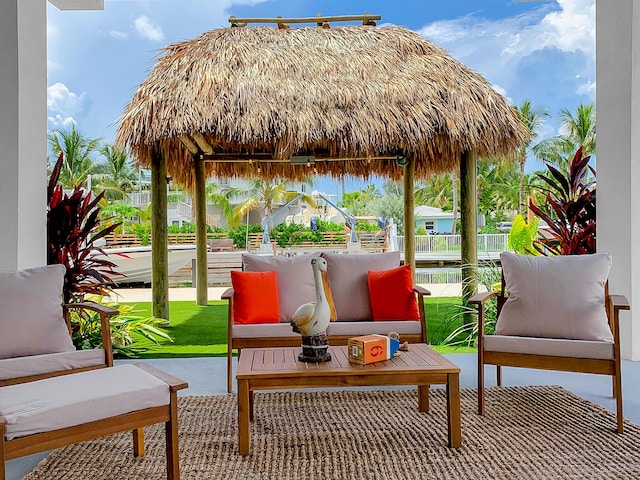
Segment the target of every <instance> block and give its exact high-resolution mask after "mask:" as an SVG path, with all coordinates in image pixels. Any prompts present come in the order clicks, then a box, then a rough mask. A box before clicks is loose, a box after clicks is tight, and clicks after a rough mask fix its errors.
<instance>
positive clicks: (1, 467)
mask: <svg viewBox="0 0 640 480" xmlns="http://www.w3.org/2000/svg"><path fill="white" fill-rule="evenodd" d="M4 438H5V437H4V423H3V422H2V421H0V480H5V475H6V473H5V468H6V466H5V464H4Z"/></svg>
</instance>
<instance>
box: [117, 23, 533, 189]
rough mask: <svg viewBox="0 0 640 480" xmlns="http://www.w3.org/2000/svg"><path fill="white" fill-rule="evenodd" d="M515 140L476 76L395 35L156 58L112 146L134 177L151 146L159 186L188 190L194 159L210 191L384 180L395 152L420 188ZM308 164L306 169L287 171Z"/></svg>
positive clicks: (282, 41)
mask: <svg viewBox="0 0 640 480" xmlns="http://www.w3.org/2000/svg"><path fill="white" fill-rule="evenodd" d="M525 136H526V130H525V129H524V127H523V125H522V124H521V123H520V121H519V120H518V119H517V117H516V115H515V114H514V112H513V111H512V109H511V108H510V107H509V105H508V104H507V102H506V101H505V99H504V98H503V97H502V96H501V95H500V94H498V93H497V92H496V91H495V90H494V89H493V88H491V86H490V85H489V83H488V82H487V81H486V80H485V79H484V78H483V77H482V76H481V75H479V74H478V73H476V72H474V71H472V70H471V69H469V68H467V67H466V66H465V65H463V64H462V63H460V62H458V61H457V60H454V59H453V58H452V57H451V56H450V55H448V54H447V53H446V52H445V51H444V50H443V49H441V48H439V47H437V46H435V45H433V44H432V43H431V42H429V41H427V40H425V39H424V38H422V37H421V36H419V35H418V34H416V33H415V32H412V31H410V30H407V29H405V28H400V27H394V26H388V27H374V26H344V27H332V28H330V29H326V28H319V27H306V28H292V29H286V30H284V29H283V30H280V29H277V28H273V27H246V28H234V27H229V28H221V29H217V30H212V31H210V32H207V33H204V34H202V35H200V36H199V37H197V38H195V39H193V40H189V41H185V42H181V43H176V44H173V45H169V46H168V47H166V48H165V49H164V51H163V54H162V55H161V56H160V58H159V59H158V62H157V64H156V66H155V67H154V69H153V71H152V72H151V74H150V75H149V76H148V78H147V79H146V80H145V81H144V83H142V84H141V85H140V87H139V88H138V90H137V91H136V93H135V94H134V96H133V98H132V100H131V102H130V103H129V105H128V106H127V107H126V108H125V111H124V113H123V115H122V117H121V119H120V126H119V129H118V134H117V138H116V142H117V143H118V144H120V145H122V146H125V147H127V148H128V149H129V151H130V153H131V154H132V155H133V156H134V157H135V158H136V160H137V162H138V163H139V164H140V165H142V166H145V167H149V166H150V164H151V152H152V149H153V147H154V145H160V147H161V149H162V150H163V151H164V152H165V154H166V155H167V156H168V170H169V172H168V173H169V175H171V176H173V177H174V178H176V179H177V180H178V181H181V182H182V183H186V184H190V183H191V165H192V162H193V154H194V152H197V155H204V158H205V159H213V160H215V161H213V162H208V163H207V173H208V174H209V175H214V174H215V175H218V176H221V177H230V176H236V175H237V176H251V175H255V176H262V177H267V178H270V177H287V178H294V179H299V178H302V177H305V176H308V175H310V174H312V173H317V174H330V175H333V176H338V177H339V176H342V175H344V174H348V175H355V176H365V177H366V176H369V175H371V174H380V175H383V176H386V177H390V178H393V179H398V178H400V177H401V176H402V168H401V167H399V166H398V165H397V163H396V153H397V152H398V151H399V150H401V151H404V152H406V153H407V154H410V155H413V156H414V158H415V159H416V177H418V178H420V177H425V176H427V175H428V174H429V173H432V172H441V171H448V170H452V169H454V168H457V165H458V162H459V159H460V155H461V153H462V152H463V151H465V150H471V151H474V152H475V153H476V154H478V155H479V156H480V157H486V156H498V155H506V154H509V153H512V152H514V151H515V150H516V149H517V148H518V147H519V146H520V145H521V143H522V141H523V139H524V138H525ZM209 147H211V149H212V152H211V154H210V155H207V154H208V153H209V152H210V151H209ZM308 154H312V155H315V165H313V166H311V167H310V166H308V165H307V162H306V161H305V158H302V159H301V161H302V163H301V164H299V165H293V164H292V163H291V161H290V159H291V157H292V156H294V155H295V156H299V155H308ZM336 159H338V160H340V161H336ZM314 168H315V171H314Z"/></svg>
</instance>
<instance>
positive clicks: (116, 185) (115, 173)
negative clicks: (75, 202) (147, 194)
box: [93, 144, 138, 200]
mask: <svg viewBox="0 0 640 480" xmlns="http://www.w3.org/2000/svg"><path fill="white" fill-rule="evenodd" d="M100 154H101V155H102V156H103V157H104V159H105V162H104V163H101V164H100V165H99V166H98V168H97V171H98V172H100V173H96V174H94V175H93V179H94V180H95V181H96V188H98V189H100V190H104V191H105V198H106V199H108V200H124V199H125V198H127V197H128V194H129V193H131V192H132V191H133V190H135V188H136V185H137V179H138V175H137V173H136V171H135V170H134V168H133V166H132V164H131V161H130V160H129V159H128V157H127V153H126V152H125V151H124V150H121V149H119V148H116V147H114V146H112V145H109V144H106V145H104V146H103V147H102V148H101V149H100Z"/></svg>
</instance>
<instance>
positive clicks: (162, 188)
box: [151, 144, 169, 320]
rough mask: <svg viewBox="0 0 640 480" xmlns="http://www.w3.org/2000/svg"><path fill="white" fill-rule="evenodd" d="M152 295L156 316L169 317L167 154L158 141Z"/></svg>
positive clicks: (153, 181) (153, 188) (153, 176)
mask: <svg viewBox="0 0 640 480" xmlns="http://www.w3.org/2000/svg"><path fill="white" fill-rule="evenodd" d="M151 208H152V213H151V264H152V266H153V272H152V278H151V289H152V292H151V297H152V301H153V316H154V317H157V318H164V319H166V320H169V258H168V248H167V157H166V156H165V155H164V152H163V151H162V149H161V148H160V145H158V144H156V146H155V147H154V149H153V153H152V158H151Z"/></svg>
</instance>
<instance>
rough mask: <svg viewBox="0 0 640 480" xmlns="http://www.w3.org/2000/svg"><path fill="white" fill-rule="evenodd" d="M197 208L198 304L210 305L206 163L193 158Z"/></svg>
mask: <svg viewBox="0 0 640 480" xmlns="http://www.w3.org/2000/svg"><path fill="white" fill-rule="evenodd" d="M193 165H194V168H193V176H194V183H195V199H194V201H195V207H196V303H197V304H198V305H207V304H208V303H209V299H208V298H207V297H208V292H207V287H208V282H209V280H208V278H207V193H206V176H205V171H204V161H202V160H201V159H200V157H199V156H194V158H193Z"/></svg>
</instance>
